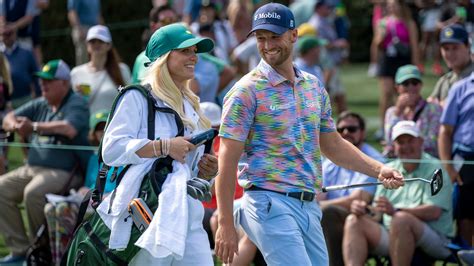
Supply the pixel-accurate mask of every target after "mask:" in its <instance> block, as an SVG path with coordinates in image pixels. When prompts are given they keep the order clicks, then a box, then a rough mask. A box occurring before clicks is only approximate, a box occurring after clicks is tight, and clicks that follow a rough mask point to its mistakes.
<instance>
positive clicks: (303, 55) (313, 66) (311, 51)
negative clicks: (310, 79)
mask: <svg viewBox="0 0 474 266" xmlns="http://www.w3.org/2000/svg"><path fill="white" fill-rule="evenodd" d="M326 44H327V41H325V40H323V39H319V38H316V37H313V36H304V37H302V38H299V39H298V42H297V44H296V50H297V51H298V57H297V58H296V59H295V64H296V65H297V66H298V67H299V68H301V70H303V71H305V72H308V73H310V74H313V75H314V76H316V77H317V78H318V79H319V80H321V81H323V82H325V79H324V75H323V69H322V67H321V64H320V55H321V48H322V47H324V46H325V45H326Z"/></svg>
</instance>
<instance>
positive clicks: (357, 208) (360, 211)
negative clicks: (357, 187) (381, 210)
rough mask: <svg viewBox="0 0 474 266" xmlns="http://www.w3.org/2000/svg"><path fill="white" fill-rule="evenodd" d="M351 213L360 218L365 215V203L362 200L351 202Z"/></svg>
mask: <svg viewBox="0 0 474 266" xmlns="http://www.w3.org/2000/svg"><path fill="white" fill-rule="evenodd" d="M351 213H353V214H355V215H356V216H362V215H364V214H366V213H367V202H365V201H363V200H353V201H352V202H351Z"/></svg>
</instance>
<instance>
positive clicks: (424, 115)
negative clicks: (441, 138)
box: [384, 65, 442, 157]
mask: <svg viewBox="0 0 474 266" xmlns="http://www.w3.org/2000/svg"><path fill="white" fill-rule="evenodd" d="M395 88H396V91H397V93H398V97H397V99H396V101H395V105H394V106H392V107H390V108H388V109H387V112H386V113H385V143H386V145H385V148H384V153H385V155H389V157H392V156H393V150H394V148H393V141H392V128H393V127H394V126H395V124H396V123H397V122H398V121H401V120H410V121H414V122H415V123H416V126H417V127H418V129H419V130H420V133H421V136H422V137H423V139H424V141H423V151H424V152H426V153H429V154H430V155H432V156H434V157H438V145H437V136H438V130H439V126H440V123H439V121H440V117H441V112H442V108H441V107H440V106H439V105H438V104H435V103H430V102H427V101H426V100H425V99H423V96H422V95H421V90H422V88H423V80H422V78H421V72H420V70H419V69H418V67H416V66H414V65H404V66H402V67H400V68H398V70H397V72H396V74H395Z"/></svg>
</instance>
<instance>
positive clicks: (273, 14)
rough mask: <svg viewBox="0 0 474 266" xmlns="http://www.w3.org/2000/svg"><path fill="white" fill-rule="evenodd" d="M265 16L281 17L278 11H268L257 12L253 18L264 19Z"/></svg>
mask: <svg viewBox="0 0 474 266" xmlns="http://www.w3.org/2000/svg"><path fill="white" fill-rule="evenodd" d="M264 18H274V19H281V16H280V15H278V13H276V12H271V13H270V12H266V13H260V14H255V16H254V18H253V20H257V19H264Z"/></svg>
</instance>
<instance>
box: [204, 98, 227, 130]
mask: <svg viewBox="0 0 474 266" xmlns="http://www.w3.org/2000/svg"><path fill="white" fill-rule="evenodd" d="M199 105H200V108H201V111H202V113H203V114H204V115H205V116H206V117H207V118H208V119H209V120H211V126H213V127H217V126H220V124H221V114H222V109H221V107H220V106H219V105H217V104H215V103H213V102H202V103H200V104H199Z"/></svg>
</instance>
